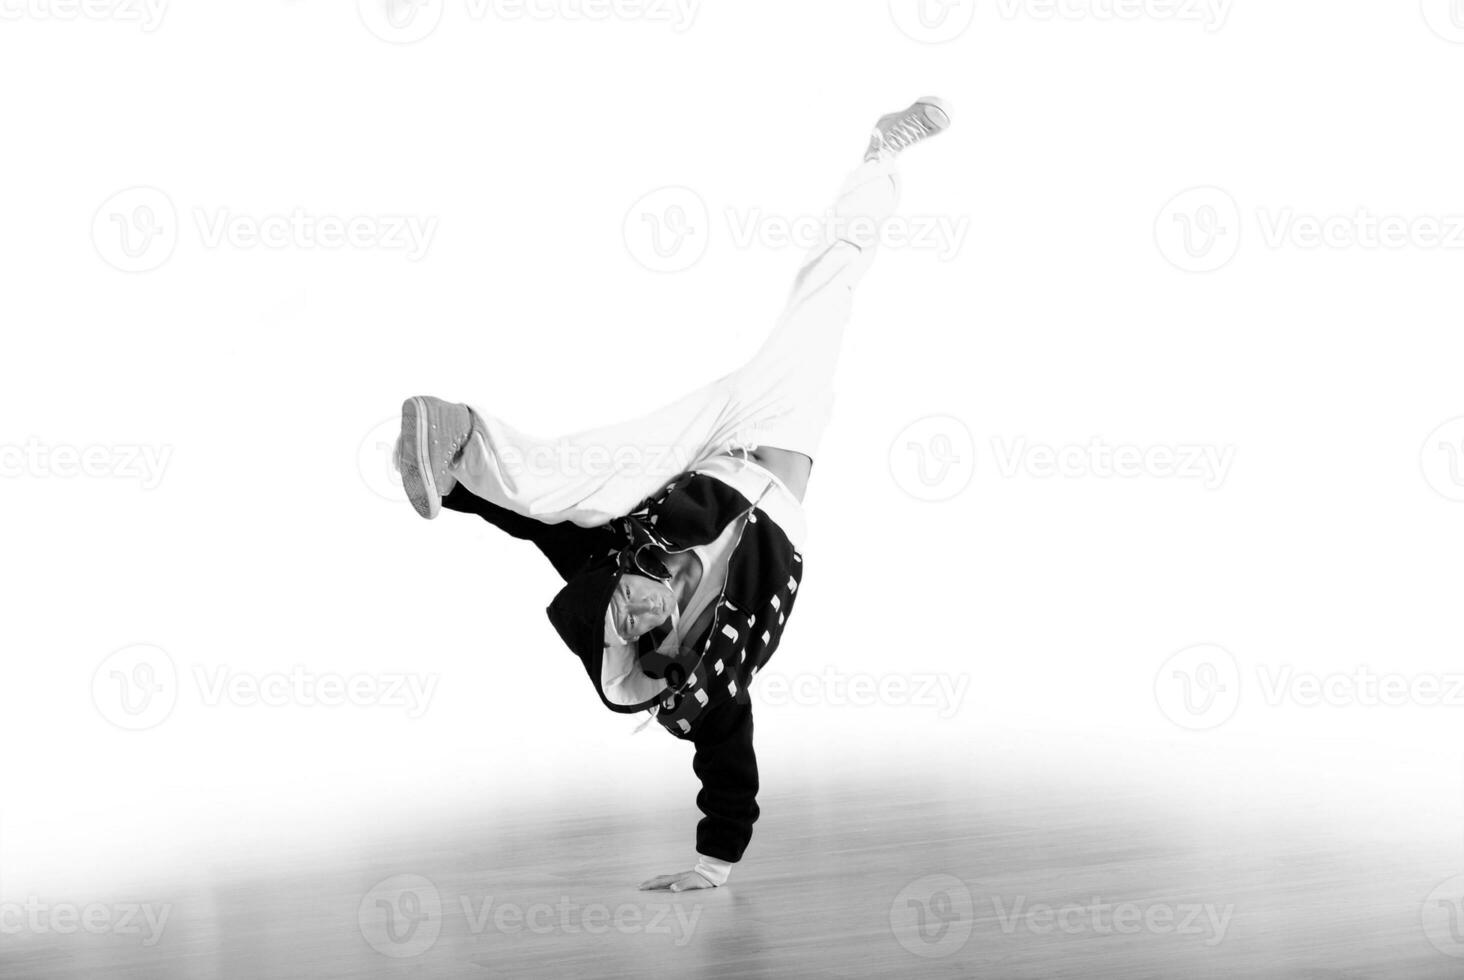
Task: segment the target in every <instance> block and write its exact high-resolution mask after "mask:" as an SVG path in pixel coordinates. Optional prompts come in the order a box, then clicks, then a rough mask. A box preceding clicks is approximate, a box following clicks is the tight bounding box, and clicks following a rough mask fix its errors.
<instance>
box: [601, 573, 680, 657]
mask: <svg viewBox="0 0 1464 980" xmlns="http://www.w3.org/2000/svg"><path fill="white" fill-rule="evenodd" d="M675 606H676V595H675V593H673V592H672V591H671V589H670V587H669V586H666V585H663V584H662V583H660V582H658V581H656V580H655V579H653V578H646V577H645V576H644V575H635V574H632V573H629V572H627V573H626V574H624V575H622V576H620V581H619V582H617V583H616V584H615V594H614V595H612V596H611V597H610V613H611V615H612V616H613V617H614V620H615V628H616V630H618V631H619V633H620V635H621V636H622V637H624V638H625V639H627V640H632V641H633V640H636V639H639V638H640V637H641V636H643V635H644V634H646V633H649V632H650V631H651V630H653V629H655V628H656V627H657V626H660V625H661V624H662V623H664V622H665V621H666V619H667V618H668V617H669V616H670V615H671V610H672V609H674V608H675Z"/></svg>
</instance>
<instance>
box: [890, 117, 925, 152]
mask: <svg viewBox="0 0 1464 980" xmlns="http://www.w3.org/2000/svg"><path fill="white" fill-rule="evenodd" d="M930 133H931V127H930V125H929V124H928V123H927V122H926V121H925V113H924V112H923V111H922V112H921V113H920V114H918V115H916V114H913V113H912V114H911V115H908V116H906V117H905V118H903V119H901V120H899V121H898V122H896V123H895V124H894V125H893V126H891V127H890V132H889V135H888V136H886V137H885V142H886V143H887V144H889V145H890V146H892V147H894V148H895V149H896V150H903V149H905V148H906V147H908V146H910V145H911V144H913V143H918V142H919V141H920V140H923V139H925V137H927V136H929V135H930Z"/></svg>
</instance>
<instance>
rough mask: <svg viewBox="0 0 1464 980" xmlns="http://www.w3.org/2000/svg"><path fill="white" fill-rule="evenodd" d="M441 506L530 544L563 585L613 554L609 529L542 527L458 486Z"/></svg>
mask: <svg viewBox="0 0 1464 980" xmlns="http://www.w3.org/2000/svg"><path fill="white" fill-rule="evenodd" d="M442 506H443V507H444V508H446V509H448V510H455V511H459V512H461V513H464V514H477V515H478V516H479V517H481V518H483V520H485V521H487V522H488V523H489V524H492V525H493V526H495V527H497V528H498V529H499V530H501V531H503V532H505V533H506V534H509V535H511V536H512V537H515V538H518V539H520V540H522V541H531V542H533V543H534V544H535V545H536V546H537V547H538V549H539V550H540V551H541V552H542V553H543V554H544V557H545V558H548V559H549V563H550V564H552V565H553V566H554V570H555V571H556V572H558V573H559V577H560V578H562V579H564V580H565V581H566V582H567V581H569V579H570V578H571V577H572V576H573V575H574V573H575V572H577V571H579V570H580V568H582V567H583V566H584V564H585V562H587V561H588V560H589V559H590V558H592V557H595V556H596V555H598V554H600V553H601V552H603V551H607V550H614V548H615V535H614V532H612V531H611V530H610V529H609V528H606V527H596V528H586V527H580V526H578V525H576V524H569V523H561V524H545V523H543V522H542V521H537V520H534V519H533V518H532V517H524V516H523V515H521V514H515V513H514V512H513V511H511V510H508V509H507V508H504V507H499V506H498V505H497V504H493V503H489V502H488V501H486V500H484V499H483V498H482V497H478V496H475V495H474V494H472V493H471V492H469V491H468V490H467V488H465V487H463V486H461V485H459V486H457V487H454V488H453V490H452V492H451V493H449V494H448V495H447V496H446V497H443V498H442Z"/></svg>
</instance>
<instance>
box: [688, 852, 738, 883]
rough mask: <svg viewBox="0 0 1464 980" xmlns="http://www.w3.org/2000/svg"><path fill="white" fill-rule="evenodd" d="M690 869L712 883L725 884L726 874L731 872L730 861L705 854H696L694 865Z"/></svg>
mask: <svg viewBox="0 0 1464 980" xmlns="http://www.w3.org/2000/svg"><path fill="white" fill-rule="evenodd" d="M692 870H693V871H695V872H696V873H697V874H699V875H701V876H702V877H703V878H705V879H706V880H707V881H710V882H711V883H712V884H714V885H725V884H726V883H727V878H728V876H729V875H731V874H732V862H731V861H719V860H718V859H716V858H713V857H707V856H706V855H705V854H698V855H697V856H696V867H695V868H693V869H692Z"/></svg>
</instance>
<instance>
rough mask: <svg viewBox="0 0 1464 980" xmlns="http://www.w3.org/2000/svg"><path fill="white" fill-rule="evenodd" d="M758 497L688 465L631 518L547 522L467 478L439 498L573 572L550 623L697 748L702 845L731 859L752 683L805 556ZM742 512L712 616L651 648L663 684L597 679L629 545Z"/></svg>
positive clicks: (746, 831) (707, 537)
mask: <svg viewBox="0 0 1464 980" xmlns="http://www.w3.org/2000/svg"><path fill="white" fill-rule="evenodd" d="M757 503H758V502H757V501H753V500H748V499H747V498H746V497H744V496H743V495H742V494H741V493H740V492H739V491H737V490H736V489H734V488H733V487H731V486H729V485H728V484H726V483H724V482H722V481H721V480H719V479H717V478H716V477H714V476H710V475H708V474H704V473H697V472H689V473H683V474H682V475H680V476H678V477H677V478H676V479H675V480H673V481H672V482H671V483H669V484H668V485H667V486H665V487H664V488H662V489H661V490H660V491H659V492H658V493H656V494H655V495H653V496H652V497H651V498H649V499H647V500H645V501H643V502H642V503H641V504H640V505H639V506H638V507H637V508H636V509H635V510H634V511H632V512H631V513H630V514H628V515H626V516H625V517H622V518H618V519H616V520H613V521H611V522H610V523H609V524H608V525H605V526H603V527H595V528H583V527H579V526H577V525H574V524H568V523H565V524H543V523H540V522H538V521H536V520H533V519H532V518H527V517H523V516H521V515H518V514H514V513H512V512H511V511H508V510H505V509H504V508H501V507H497V506H495V505H493V504H491V503H488V502H487V501H484V500H480V499H478V498H477V497H474V496H473V495H472V494H470V493H468V492H467V491H466V490H464V489H463V488H462V487H458V488H457V489H455V490H454V491H453V492H452V493H451V494H450V495H449V496H448V497H447V498H446V499H444V501H443V506H444V507H448V508H450V509H453V510H460V511H465V512H468V513H476V514H478V515H479V516H482V517H483V518H484V519H486V520H488V521H491V522H492V523H494V524H496V525H497V526H499V527H500V528H502V529H503V530H505V531H507V532H508V533H509V534H511V535H513V536H515V537H518V538H523V539H526V540H529V541H533V542H534V543H535V544H536V545H538V547H539V548H540V550H541V551H543V553H544V554H545V556H546V557H548V558H549V560H550V561H551V562H552V563H553V564H554V567H555V569H556V570H557V571H558V572H559V574H560V575H561V576H562V577H563V578H565V579H566V584H565V586H564V588H563V589H562V590H561V591H560V592H559V594H558V595H557V596H555V598H554V601H553V602H552V603H550V605H549V608H548V610H547V612H548V615H549V620H550V622H551V623H552V624H553V625H554V628H555V630H556V631H557V632H558V633H559V635H560V637H561V638H562V639H563V640H564V642H565V644H566V645H567V646H568V647H569V648H570V650H572V651H573V652H574V654H575V655H576V656H577V657H578V658H579V659H580V661H581V663H582V664H583V666H584V669H585V672H586V673H587V674H588V675H589V678H590V681H591V684H592V685H593V687H594V689H595V691H596V693H597V694H598V696H599V697H600V700H601V701H602V702H603V703H604V704H605V706H606V707H608V708H609V709H610V710H612V711H617V712H625V713H633V712H637V711H642V710H647V709H650V708H652V707H654V708H655V709H656V720H657V721H658V722H660V724H661V725H662V727H664V728H665V729H666V730H667V731H669V732H670V733H671V734H673V735H675V736H676V737H677V738H680V739H682V740H685V741H690V742H692V743H693V745H694V746H695V755H694V758H693V760H692V768H693V770H694V771H695V773H696V775H697V778H698V779H700V781H701V784H702V789H701V792H700V793H699V794H698V796H697V806H698V807H699V808H700V809H701V811H702V813H703V814H704V817H703V819H702V820H701V822H700V823H699V824H698V825H697V851H698V852H699V853H701V854H705V855H707V856H708V857H713V858H717V859H719V860H723V861H732V862H735V861H738V860H740V859H741V858H742V854H743V852H744V851H745V850H746V848H747V844H748V842H749V841H750V840H751V838H752V826H753V823H754V822H755V821H756V820H757V818H758V806H757V793H758V772H757V756H756V753H755V752H754V750H753V739H752V733H753V720H752V704H751V701H750V699H749V697H748V687H749V685H750V684H751V682H752V679H753V677H755V676H756V674H757V672H758V670H760V669H761V668H762V666H763V665H764V664H766V663H767V662H768V660H769V659H770V658H771V657H772V655H773V653H774V652H775V651H776V650H777V647H778V643H779V641H780V640H781V638H782V633H783V627H784V625H785V624H786V622H787V619H788V616H790V615H791V614H792V611H793V603H794V601H795V599H796V596H797V592H798V586H799V583H800V581H801V580H802V574H803V557H802V555H800V554H799V553H798V551H797V550H796V549H795V548H794V547H793V544H792V542H791V541H790V540H789V539H788V536H787V535H786V534H785V533H784V532H783V529H782V528H780V527H779V526H778V525H777V524H776V523H775V522H774V521H773V520H772V519H771V518H769V517H768V515H767V514H766V513H764V512H763V511H762V510H760V509H759V507H758V506H757ZM743 518H745V522H744V524H743V527H742V530H741V533H740V534H739V536H738V537H737V539H736V544H735V546H734V547H733V548H732V549H731V553H730V555H729V557H728V567H727V576H726V583H725V585H724V587H723V590H722V594H721V596H720V597H719V599H718V600H717V602H716V604H715V607H714V613H713V615H712V619H711V622H710V624H709V625H708V626H707V627H706V629H705V630H704V631H703V632H702V634H701V635H699V636H697V637H696V638H695V639H694V642H693V643H691V644H690V647H691V651H690V653H688V654H684V655H681V656H679V657H677V658H675V659H674V660H670V661H667V658H660V661H661V662H656V658H655V657H654V656H647V657H643V660H642V664H643V666H650V665H651V664H652V663H654V664H655V666H654V667H652V668H651V673H652V676H657V677H662V678H666V679H667V680H668V687H667V690H666V691H664V692H663V693H662V694H661V695H658V696H657V697H655V698H652V699H650V700H649V701H646V702H644V703H643V704H638V705H628V706H627V705H618V704H612V703H611V702H610V701H609V700H608V699H607V698H606V696H605V692H604V690H603V689H602V687H601V661H602V656H603V652H604V624H605V608H606V606H607V605H608V604H609V601H610V596H611V593H612V591H613V589H614V587H615V582H616V581H617V580H618V578H619V575H620V571H621V568H622V561H623V559H622V555H624V554H626V553H627V549H634V548H636V547H642V546H647V545H650V546H654V547H656V548H660V549H663V550H665V551H668V552H670V551H679V550H683V549H686V548H690V547H693V546H697V545H704V544H707V543H709V542H711V541H714V540H715V539H716V538H717V537H718V536H720V535H721V533H722V532H723V531H724V530H725V529H726V528H727V526H728V525H729V524H730V523H731V522H732V521H737V520H742V519H743Z"/></svg>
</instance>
